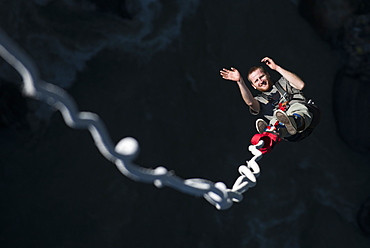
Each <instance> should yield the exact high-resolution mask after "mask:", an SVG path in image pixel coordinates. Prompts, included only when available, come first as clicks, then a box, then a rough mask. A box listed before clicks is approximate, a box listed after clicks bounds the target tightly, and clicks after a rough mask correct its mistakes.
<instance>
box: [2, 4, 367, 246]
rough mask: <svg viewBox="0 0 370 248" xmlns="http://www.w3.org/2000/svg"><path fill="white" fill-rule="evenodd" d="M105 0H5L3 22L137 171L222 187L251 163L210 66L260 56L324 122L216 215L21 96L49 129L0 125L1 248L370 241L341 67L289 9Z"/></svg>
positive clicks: (235, 110)
mask: <svg viewBox="0 0 370 248" xmlns="http://www.w3.org/2000/svg"><path fill="white" fill-rule="evenodd" d="M100 2H101V1H69V0H63V1H52V0H34V1H21V0H2V1H0V19H1V27H2V28H3V29H4V30H5V31H6V32H7V33H8V34H9V35H10V36H11V37H12V38H13V39H14V40H15V41H16V42H18V43H19V44H20V45H21V46H22V47H23V48H24V49H25V50H26V51H27V52H28V53H29V54H30V55H31V56H32V57H33V58H34V60H35V62H36V63H37V65H38V66H39V68H40V72H41V76H42V78H43V79H44V80H46V81H49V82H51V83H55V84H56V85H59V86H61V87H64V88H65V89H66V90H67V91H68V92H69V93H70V94H71V95H72V96H73V97H74V99H75V100H76V102H77V104H78V106H79V108H80V110H83V111H92V112H95V113H97V114H98V115H99V116H100V117H101V118H102V119H103V121H104V122H105V124H106V125H107V127H108V130H109V133H110V135H111V137H112V139H113V140H114V141H115V142H118V141H119V140H120V139H121V138H122V137H126V136H133V137H135V138H137V140H138V141H139V143H140V147H141V152H140V155H139V157H138V159H137V163H138V164H140V165H142V166H144V167H157V166H158V165H163V166H165V167H166V168H168V169H171V170H174V171H175V173H176V174H177V175H178V176H180V177H182V178H193V177H199V178H205V179H209V180H211V181H214V182H217V181H222V182H225V183H226V184H227V185H228V187H231V186H232V184H233V182H234V181H235V179H236V178H237V176H238V172H237V168H238V166H239V165H240V164H243V163H244V161H245V160H248V159H250V157H251V154H250V153H249V152H248V150H247V147H248V145H249V139H250V138H251V137H252V135H253V134H254V133H255V130H254V120H255V117H254V116H251V115H250V114H249V111H248V108H247V107H246V106H245V104H244V103H243V101H242V100H241V97H240V94H239V92H238V88H237V86H236V85H235V84H233V83H231V82H227V81H224V80H222V79H221V78H220V76H219V70H220V69H221V68H222V67H230V66H233V67H236V68H238V69H239V70H240V71H242V72H243V74H245V73H246V72H247V70H248V68H249V67H250V66H253V65H256V64H257V65H258V64H259V61H260V59H261V58H262V57H264V56H270V57H272V58H273V59H275V61H276V62H277V63H279V64H280V65H282V66H283V67H285V68H287V69H289V70H291V71H293V72H295V73H297V74H298V75H299V76H301V77H302V78H303V79H304V80H305V82H306V83H307V87H306V89H305V94H306V95H307V96H308V97H310V98H313V99H314V100H315V102H316V103H317V104H318V105H319V106H320V107H321V109H322V112H323V116H322V122H321V123H320V125H319V126H318V128H317V130H315V132H314V133H313V134H312V135H311V136H310V137H309V138H308V139H306V140H304V141H302V142H300V143H294V144H292V143H287V142H285V143H280V144H279V145H278V146H277V147H276V148H275V150H274V151H273V152H272V153H271V154H268V155H266V156H264V157H263V158H262V160H261V161H260V162H259V164H260V166H261V176H260V177H259V178H258V180H257V185H256V186H255V187H254V188H252V189H250V190H249V191H247V192H246V193H245V194H244V200H243V201H242V202H241V203H239V204H237V205H234V206H233V207H232V208H230V209H228V210H226V211H218V210H216V209H215V208H214V207H213V206H211V205H210V204H209V203H207V202H206V201H205V200H204V199H199V198H195V197H193V196H189V195H186V194H183V193H179V192H177V191H175V190H173V189H170V188H163V189H157V188H155V187H154V186H153V185H148V184H142V183H139V182H135V181H132V180H131V179H129V178H126V177H124V176H123V175H122V174H121V173H120V172H119V171H118V170H117V169H116V168H115V167H114V165H113V164H111V163H110V162H109V161H107V160H105V159H104V158H103V157H102V156H101V154H99V153H98V151H97V149H96V147H95V146H94V144H93V141H92V138H91V137H90V134H89V133H88V132H87V131H83V130H74V129H71V128H68V127H67V126H66V125H65V123H64V121H63V120H62V118H61V116H60V114H59V113H54V114H52V115H50V113H51V112H50V110H47V107H45V106H43V105H41V106H39V107H38V108H36V107H35V105H34V104H30V103H27V104H28V105H27V104H26V106H33V109H32V111H29V112H28V113H29V115H32V116H33V117H32V118H27V119H26V120H28V122H32V123H34V122H35V120H38V119H42V123H46V122H48V125H47V127H45V128H34V129H32V128H31V130H32V134H33V135H32V136H22V138H20V137H19V135H17V134H14V133H12V132H10V131H9V130H10V127H3V128H2V130H1V133H0V135H1V140H2V142H1V149H0V164H1V171H0V185H1V186H0V189H1V192H2V193H1V194H0V196H1V199H0V201H1V203H2V206H1V210H2V211H1V212H2V214H1V215H0V223H1V224H0V228H1V229H0V230H1V231H0V244H1V247H269V248H271V247H279V248H280V247H307V248H308V247H315V248H321V247H325V248H327V247H359V248H362V247H364V248H365V247H369V245H370V240H369V238H368V237H367V236H366V234H367V233H366V231H364V227H366V223H365V224H364V223H363V221H364V220H366V218H367V217H366V216H368V215H366V208H364V206H366V204H364V201H365V200H366V199H368V197H369V192H370V184H369V175H370V174H369V173H370V167H369V157H368V156H367V155H366V154H363V153H358V152H357V151H355V150H354V149H351V148H350V146H348V145H347V144H346V143H345V142H344V141H343V139H342V138H340V137H339V136H338V131H337V128H336V124H337V121H336V120H337V118H338V117H337V116H336V112H335V108H336V104H337V103H336V102H335V99H336V94H337V93H338V92H335V89H336V87H335V86H337V81H336V79H337V75H338V70H339V69H340V68H341V66H342V61H341V58H340V57H338V56H337V54H336V53H335V51H334V49H333V48H332V47H331V44H328V43H327V42H325V41H323V40H322V38H321V37H320V36H319V35H318V34H317V32H315V30H314V29H313V28H312V26H311V25H310V24H309V22H308V21H307V20H306V19H304V18H303V17H301V15H300V13H299V10H298V7H297V6H295V5H294V4H292V3H291V2H290V1H274V0H265V1H257V0H251V1H235V2H233V3H232V4H231V3H228V4H225V2H224V1H219V0H216V1H195V0H192V1H186V3H185V2H181V3H180V2H175V1H174V2H171V3H167V2H166V3H165V1H124V2H125V3H126V11H127V13H128V14H127V16H124V17H123V16H122V14H117V13H118V12H115V11H112V9H110V8H108V7H109V6H108V7H107V6H105V7H104V6H102V5H99V3H100ZM109 2H111V3H112V4H113V5H114V6H116V4H117V1H109ZM109 2H107V4H108V3H109ZM120 13H122V12H120ZM0 72H1V73H0V77H1V78H2V82H5V81H6V82H14V83H16V84H18V85H19V84H20V81H19V77H18V76H17V75H16V74H15V73H14V71H12V70H11V68H10V67H9V66H7V65H6V64H4V62H2V63H1V64H0ZM272 75H273V76H274V77H277V75H276V74H273V73H272ZM344 78H345V79H346V77H344ZM348 80H353V79H348ZM340 85H342V86H343V87H345V86H346V84H345V82H344V81H343V83H340ZM341 89H343V88H341ZM354 92H355V91H352V93H351V94H354V96H357V95H356V93H354ZM357 92H358V93H359V94H361V93H362V92H363V91H361V90H358V91H357ZM254 93H255V92H254ZM352 99H353V98H352ZM1 106H3V105H1ZM349 107H353V106H352V105H350V106H349ZM35 108H36V109H38V111H36V110H35ZM350 110H353V109H350ZM37 118H38V119H37ZM32 120H33V121H32ZM40 123H41V121H40ZM43 125H45V124H43ZM36 126H37V127H40V126H42V125H36ZM42 130H44V131H42ZM9 144H11V145H9ZM356 144H357V143H356V141H354V145H356ZM352 147H353V146H352ZM360 208H361V211H360V212H359V210H360ZM358 216H364V217H363V218H362V217H361V221H358V218H359V217H358ZM359 223H360V225H359Z"/></svg>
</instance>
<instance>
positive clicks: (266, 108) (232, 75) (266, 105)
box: [220, 57, 313, 140]
mask: <svg viewBox="0 0 370 248" xmlns="http://www.w3.org/2000/svg"><path fill="white" fill-rule="evenodd" d="M261 62H262V63H265V64H266V65H267V66H268V67H269V68H270V69H272V70H275V71H276V72H278V73H279V74H280V75H281V76H282V77H281V78H280V79H279V80H278V81H277V82H276V83H273V81H272V80H271V78H270V75H269V73H268V72H266V71H265V70H264V68H263V67H262V66H260V67H252V68H251V69H250V70H249V72H248V80H249V82H250V83H251V85H252V87H253V88H254V89H256V90H258V91H260V92H261V94H259V95H257V96H256V97H253V95H252V93H251V91H250V90H249V89H248V87H247V85H246V84H245V82H244V79H243V77H242V76H241V75H240V73H239V71H238V70H237V69H235V68H231V70H228V69H225V68H223V69H222V70H221V71H220V74H221V76H222V78H224V79H227V80H231V81H234V82H236V83H237V85H238V86H239V90H240V93H241V95H242V98H243V100H244V102H245V103H246V104H247V105H248V106H249V108H250V112H251V113H252V114H253V115H257V114H262V115H263V116H264V117H265V118H266V119H267V120H269V124H267V123H266V122H265V121H264V120H263V119H258V120H257V121H256V128H257V131H258V132H259V133H263V132H265V131H266V130H267V129H269V128H271V127H275V128H276V130H277V132H278V134H279V136H280V138H282V139H284V138H287V139H288V140H289V137H293V136H296V135H298V134H299V133H302V132H303V131H304V130H306V129H307V128H308V127H309V126H310V124H311V121H312V118H313V115H312V113H311V112H310V110H309V109H308V107H307V105H306V99H305V97H304V96H303V94H302V92H301V90H303V88H304V87H305V83H304V82H303V81H302V79H300V78H299V77H298V76H297V75H295V74H294V73H292V72H290V71H287V70H286V69H284V68H282V67H281V66H279V65H277V64H276V63H275V62H274V61H273V60H272V59H271V58H269V57H265V58H263V59H262V60H261Z"/></svg>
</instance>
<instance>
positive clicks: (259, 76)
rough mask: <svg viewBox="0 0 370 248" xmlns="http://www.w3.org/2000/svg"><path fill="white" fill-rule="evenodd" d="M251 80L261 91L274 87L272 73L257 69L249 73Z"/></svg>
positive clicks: (254, 86)
mask: <svg viewBox="0 0 370 248" xmlns="http://www.w3.org/2000/svg"><path fill="white" fill-rule="evenodd" d="M249 80H250V81H251V83H252V86H253V88H255V89H256V90H259V91H262V92H264V91H270V90H271V87H272V81H271V78H270V75H268V74H267V73H265V72H263V71H261V69H257V70H255V71H254V72H252V73H251V74H250V75H249Z"/></svg>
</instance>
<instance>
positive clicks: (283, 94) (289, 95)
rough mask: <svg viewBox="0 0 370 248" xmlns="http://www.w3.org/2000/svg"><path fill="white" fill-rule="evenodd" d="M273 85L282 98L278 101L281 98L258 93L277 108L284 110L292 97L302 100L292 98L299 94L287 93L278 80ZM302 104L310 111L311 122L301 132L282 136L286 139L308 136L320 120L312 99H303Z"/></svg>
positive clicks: (291, 139)
mask: <svg viewBox="0 0 370 248" xmlns="http://www.w3.org/2000/svg"><path fill="white" fill-rule="evenodd" d="M275 87H276V89H277V90H278V92H279V94H280V96H281V98H282V99H283V101H280V99H281V98H280V99H279V100H277V101H272V98H271V96H268V95H266V94H263V93H262V94H260V96H261V97H263V98H264V99H265V100H266V101H268V102H269V103H270V104H272V105H273V106H274V107H277V108H278V109H281V110H282V111H284V112H285V111H286V110H287V109H288V108H289V102H290V101H291V100H294V99H297V100H302V99H298V98H294V95H296V94H300V93H289V92H288V91H287V90H284V88H283V87H282V86H281V84H280V83H279V82H276V83H275ZM304 104H305V105H306V106H307V108H308V109H309V111H310V112H311V113H312V121H311V124H310V126H309V127H308V128H306V130H304V131H303V132H302V133H297V134H296V135H293V136H290V137H287V138H284V139H285V140H287V141H292V142H297V141H300V140H302V139H304V138H306V137H307V136H309V135H310V134H311V133H312V131H313V130H314V128H315V127H316V126H317V125H318V124H319V122H320V119H321V111H320V109H319V108H318V107H317V105H316V104H315V103H314V102H313V101H312V99H310V100H308V101H307V100H305V103H304ZM276 124H277V123H276ZM276 124H275V128H276Z"/></svg>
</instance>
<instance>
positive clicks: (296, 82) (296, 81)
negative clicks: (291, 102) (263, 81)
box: [261, 57, 305, 90]
mask: <svg viewBox="0 0 370 248" xmlns="http://www.w3.org/2000/svg"><path fill="white" fill-rule="evenodd" d="M261 62H263V63H265V64H266V65H267V66H268V67H270V68H271V69H272V70H275V71H277V72H278V73H280V75H282V76H283V77H285V78H286V79H287V80H288V81H289V83H290V84H291V85H292V86H293V87H294V88H296V89H298V90H303V88H304V86H305V83H304V82H303V80H302V79H300V78H299V77H298V76H297V75H296V74H294V73H292V72H290V71H287V70H285V69H284V68H282V67H281V66H279V65H277V64H276V63H275V62H274V61H273V60H272V59H271V58H269V57H265V58H263V59H262V60H261Z"/></svg>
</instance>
